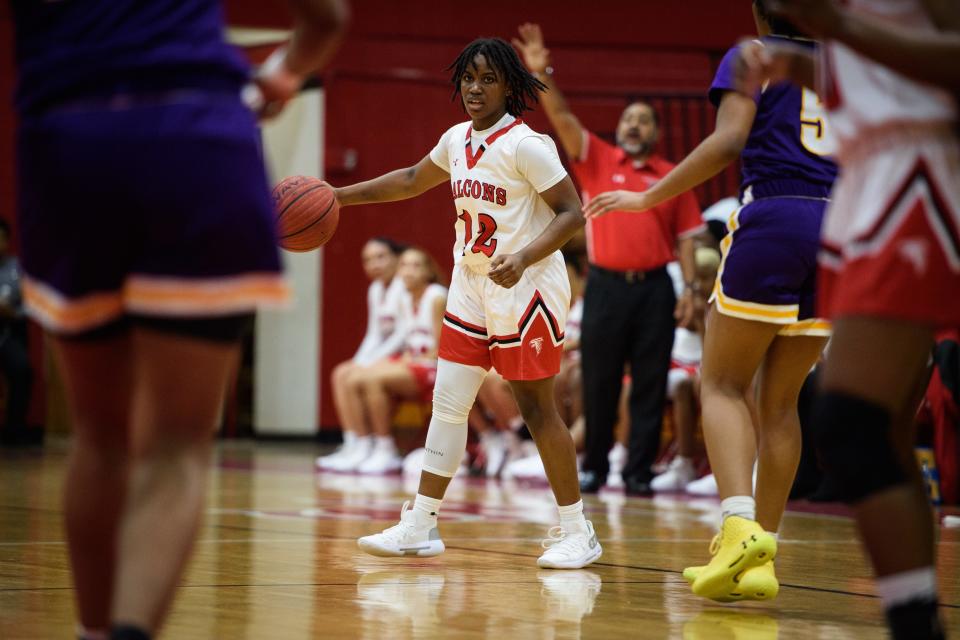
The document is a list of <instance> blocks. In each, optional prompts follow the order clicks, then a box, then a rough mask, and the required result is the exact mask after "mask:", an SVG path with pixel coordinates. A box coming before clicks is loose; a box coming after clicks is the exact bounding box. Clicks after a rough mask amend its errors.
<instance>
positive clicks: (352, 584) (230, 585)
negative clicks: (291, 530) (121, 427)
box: [0, 567, 663, 593]
mask: <svg viewBox="0 0 960 640" xmlns="http://www.w3.org/2000/svg"><path fill="white" fill-rule="evenodd" d="M419 568H422V567H419ZM445 570H449V569H446V568H445ZM376 573H387V572H385V571H370V572H367V573H365V574H363V575H364V576H367V575H374V574H376ZM391 573H392V572H391ZM395 584H410V585H422V584H423V583H421V582H415V581H410V582H397V583H395ZM455 584H458V585H481V584H490V585H504V584H513V585H520V584H529V585H536V586H540V585H541V584H542V582H541V581H540V580H448V579H446V577H444V585H455ZM603 584H605V585H606V584H609V585H614V584H663V581H661V580H603ZM355 586H358V581H353V582H263V583H258V582H251V583H223V584H180V585H177V589H220V588H223V589H231V588H232V589H237V588H247V587H251V588H257V589H260V588H272V587H355ZM27 591H73V587H4V588H0V593H22V592H27Z"/></svg>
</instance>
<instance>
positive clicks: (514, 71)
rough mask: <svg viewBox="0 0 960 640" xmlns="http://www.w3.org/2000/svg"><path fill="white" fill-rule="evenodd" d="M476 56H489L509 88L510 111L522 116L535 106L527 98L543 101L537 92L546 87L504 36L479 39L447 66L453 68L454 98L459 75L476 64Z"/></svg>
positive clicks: (458, 83) (458, 84)
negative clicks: (528, 68)
mask: <svg viewBox="0 0 960 640" xmlns="http://www.w3.org/2000/svg"><path fill="white" fill-rule="evenodd" d="M477 55H483V57H484V58H486V59H487V64H489V65H490V66H491V67H492V68H493V69H494V71H496V72H497V74H498V75H499V76H500V77H501V78H502V79H503V82H504V84H506V85H507V87H508V88H509V89H510V95H508V96H507V113H509V114H510V115H512V116H519V115H520V114H522V113H523V112H524V111H527V110H530V109H532V108H533V107H531V106H530V105H529V104H528V103H527V100H528V99H530V100H531V101H533V102H540V97H539V96H538V95H537V92H539V91H546V90H547V86H546V85H545V84H543V83H542V82H540V81H539V80H537V79H536V78H535V77H534V76H533V74H531V73H530V72H529V71H527V68H526V67H525V66H524V65H523V63H522V62H520V57H519V56H518V55H517V52H516V51H514V49H513V47H512V46H511V45H510V44H509V43H508V42H507V41H506V40H503V39H501V38H477V39H476V40H474V41H473V42H471V43H470V44H468V45H467V46H466V48H465V49H464V50H463V51H461V52H460V55H459V56H457V59H456V60H454V61H453V64H451V65H450V66H449V67H447V68H446V71H450V70H451V69H452V70H453V74H452V75H451V76H450V82H451V83H452V84H453V96H452V97H451V98H450V99H451V101H453V100H456V99H457V97H458V96H459V95H460V78H462V77H463V74H464V73H465V72H466V70H467V67H469V66H470V65H472V64H473V59H474V58H476V57H477Z"/></svg>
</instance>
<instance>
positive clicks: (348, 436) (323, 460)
mask: <svg viewBox="0 0 960 640" xmlns="http://www.w3.org/2000/svg"><path fill="white" fill-rule="evenodd" d="M356 446H357V436H356V435H355V434H354V433H353V432H351V431H344V432H343V444H342V445H340V446H339V447H338V448H337V450H336V451H334V452H333V453H330V454H327V455H325V456H320V457H318V458H317V460H316V465H317V469H320V470H321V471H328V470H332V469H333V467H334V466H336V464H337V461H338V460H340V459H341V458H344V457H345V456H348V455H350V452H351V451H352V450H353V448H354V447H356Z"/></svg>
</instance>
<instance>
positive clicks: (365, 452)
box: [327, 436, 373, 473]
mask: <svg viewBox="0 0 960 640" xmlns="http://www.w3.org/2000/svg"><path fill="white" fill-rule="evenodd" d="M372 450H373V438H372V437H371V436H363V437H360V438H357V441H356V443H355V444H354V445H353V448H352V449H351V450H350V451H349V452H346V453H344V454H343V455H342V456H340V457H339V458H337V459H336V460H331V461H330V462H329V463H328V464H327V470H328V471H339V472H341V473H346V472H350V471H354V470H356V468H357V467H358V466H360V464H361V463H362V462H363V461H364V460H366V459H367V458H369V457H370V453H371V452H372Z"/></svg>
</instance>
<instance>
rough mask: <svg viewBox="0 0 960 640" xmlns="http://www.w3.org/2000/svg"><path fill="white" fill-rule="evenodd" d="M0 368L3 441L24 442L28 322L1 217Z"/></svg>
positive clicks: (30, 376)
mask: <svg viewBox="0 0 960 640" xmlns="http://www.w3.org/2000/svg"><path fill="white" fill-rule="evenodd" d="M0 369H2V370H3V375H4V378H5V379H6V384H7V394H6V395H7V417H6V422H5V424H4V426H3V431H2V441H3V443H4V444H25V443H28V442H30V441H31V440H32V439H31V438H30V437H29V436H30V432H29V431H28V430H27V409H28V408H29V406H30V390H31V388H32V386H33V371H32V370H31V368H30V356H29V353H28V352H27V321H26V316H25V314H24V311H23V298H22V296H21V293H20V265H19V263H18V262H17V259H16V258H15V257H14V256H13V255H11V254H10V225H8V224H7V223H6V222H5V221H3V220H0Z"/></svg>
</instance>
